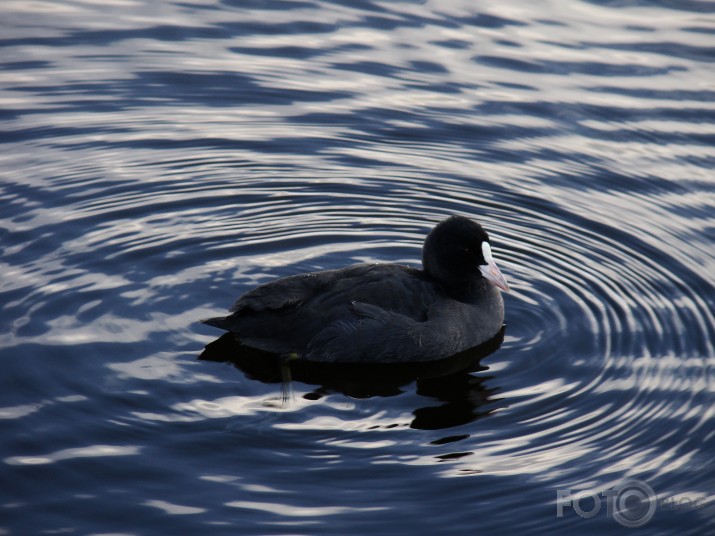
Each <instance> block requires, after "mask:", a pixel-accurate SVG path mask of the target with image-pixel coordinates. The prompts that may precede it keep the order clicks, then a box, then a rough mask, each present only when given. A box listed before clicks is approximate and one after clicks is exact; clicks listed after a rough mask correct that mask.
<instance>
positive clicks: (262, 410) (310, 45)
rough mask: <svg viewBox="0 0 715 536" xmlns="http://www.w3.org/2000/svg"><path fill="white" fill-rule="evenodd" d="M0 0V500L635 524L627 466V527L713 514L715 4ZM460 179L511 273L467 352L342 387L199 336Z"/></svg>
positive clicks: (692, 524)
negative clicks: (222, 355) (498, 313)
mask: <svg viewBox="0 0 715 536" xmlns="http://www.w3.org/2000/svg"><path fill="white" fill-rule="evenodd" d="M0 21H1V22H0V52H1V53H0V118H1V119H2V127H1V132H0V142H1V144H2V147H1V149H2V150H1V151H0V162H1V170H2V171H1V172H0V207H1V209H0V308H1V310H2V318H3V322H2V323H1V324H0V363H1V364H2V372H1V373H0V437H2V440H1V442H0V534H11V535H28V534H122V535H144V534H147V535H149V534H226V535H235V534H305V535H315V534H367V533H374V534H410V535H413V534H416V533H418V534H460V535H462V534H530V533H540V534H573V533H576V532H577V533H579V534H603V533H604V532H606V531H612V532H614V533H620V532H623V533H630V532H629V531H630V530H632V529H627V528H624V527H622V526H621V524H619V523H618V522H617V520H616V519H614V518H613V517H612V516H609V515H608V513H607V511H606V510H607V509H606V502H605V499H602V497H603V496H602V495H598V493H600V492H601V491H603V490H609V489H611V488H613V487H614V486H617V485H618V484H619V483H620V482H621V481H623V480H624V479H625V478H635V479H639V480H641V481H643V482H646V483H647V484H648V485H650V486H651V487H652V489H653V490H654V492H655V494H656V495H657V500H658V503H657V506H658V508H657V511H655V513H654V515H653V517H652V519H650V520H649V521H648V522H647V523H646V525H645V528H644V529H643V530H642V531H641V532H639V533H648V534H683V535H688V534H693V535H695V534H698V535H700V534H715V464H713V455H714V454H715V426H714V425H715V409H714V406H713V402H714V396H713V394H714V392H715V349H714V347H713V345H714V341H715V328H714V325H715V323H714V320H715V319H714V314H713V308H714V306H715V288H714V285H713V274H715V246H714V238H715V175H714V172H713V168H715V3H713V2H706V1H695V0H685V1H682V2H669V1H654V2H639V1H595V0H594V1H589V2H587V1H574V2H550V1H537V2H518V1H507V2H498V3H493V2H475V1H467V0H462V1H460V0H454V1H452V0H447V1H439V2H438V1H434V2H431V1H428V2H369V1H365V2H358V1H351V0H345V1H336V2H316V1H312V0H305V1H287V0H286V1H246V2H239V1H233V0H226V1H224V2H217V1H213V0H205V1H196V2H191V1H188V2H179V1H173V2H172V1H162V2H152V1H149V0H133V1H132V0H127V1H112V2H104V1H102V2H100V1H98V0H97V1H96V2H82V1H70V0H65V1H62V2H50V1H38V2H24V1H19V0H17V1H15V0H5V1H3V2H2V3H1V4H0ZM452 213H461V214H467V215H472V216H475V217H477V218H478V219H479V220H480V221H481V222H482V223H483V224H484V225H485V227H486V228H487V229H488V230H489V231H490V232H491V235H492V240H493V243H494V251H495V256H496V258H497V260H498V261H499V262H500V265H501V267H502V271H503V272H504V273H505V275H506V276H507V278H508V279H509V282H510V285H511V286H512V289H513V291H512V293H511V294H509V295H506V297H505V300H506V323H507V329H506V334H505V339H504V342H503V344H502V346H501V348H500V349H498V350H497V351H496V352H495V353H493V354H492V355H490V356H488V357H486V358H484V359H483V360H482V363H481V364H482V365H483V366H482V369H481V370H480V369H477V370H475V371H473V372H463V373H461V374H454V375H450V376H447V377H445V378H443V379H441V380H440V379H437V380H435V381H420V382H414V381H407V382H406V383H404V384H403V385H401V386H398V387H397V388H395V389H394V390H393V391H391V392H384V393H380V396H366V397H360V396H357V395H356V394H355V393H350V392H348V393H346V392H345V390H341V389H340V388H336V387H330V386H322V387H321V386H320V385H315V384H311V383H307V382H305V381H299V380H297V379H296V380H295V381H294V382H293V383H292V385H291V390H290V392H288V393H284V391H283V390H282V388H281V385H280V383H278V384H277V383H265V382H263V381H259V380H257V379H254V377H253V376H252V375H251V374H247V373H245V372H243V371H241V370H239V369H237V368H235V367H233V366H231V365H230V364H226V363H215V362H209V361H200V360H198V359H197V357H198V356H199V354H200V353H201V351H202V349H203V347H204V346H205V345H206V344H208V343H209V342H211V341H213V340H214V339H216V338H217V337H218V335H219V333H217V332H216V330H213V329H211V328H208V327H206V326H200V325H198V324H197V323H196V321H197V320H198V319H200V318H205V317H208V316H212V315H216V314H220V313H221V312H222V311H224V310H225V309H226V308H227V307H228V306H229V305H230V304H231V303H232V301H233V299H234V298H235V297H236V296H238V295H239V294H240V293H242V292H244V291H246V290H247V289H249V288H251V287H252V286H254V285H256V284H258V283H261V282H265V281H268V280H270V279H272V278H275V277H279V276H286V275H291V274H296V273H300V272H304V271H308V270H316V269H327V268H336V267H340V266H343V265H345V264H349V263H354V262H369V261H379V260H381V261H389V262H406V263H418V262H419V258H420V248H421V241H422V239H423V237H424V235H425V233H426V232H427V231H428V229H429V228H430V227H431V226H432V225H433V224H434V222H436V221H437V220H439V219H441V218H442V217H444V216H445V215H448V214H452ZM484 367H487V369H486V370H484ZM368 394H370V393H368ZM284 395H287V398H288V400H287V401H286V402H283V401H282V397H283V396H284ZM387 395H391V396H387ZM557 490H572V491H573V494H574V495H575V494H576V493H577V491H580V490H585V491H587V492H589V493H591V495H590V496H589V497H586V496H585V495H583V494H582V495H579V496H578V497H584V498H583V500H578V501H575V502H574V503H571V505H566V506H563V505H562V506H563V516H562V517H558V516H557ZM594 494H595V495H596V498H599V500H602V501H603V502H602V503H601V504H602V508H601V509H600V511H598V512H595V511H594V515H593V517H591V518H582V517H580V516H579V515H577V513H576V509H575V508H574V507H573V506H574V505H575V506H576V507H577V508H579V509H580V510H581V511H592V510H594V509H595V508H596V502H595V501H594ZM654 504H655V503H654Z"/></svg>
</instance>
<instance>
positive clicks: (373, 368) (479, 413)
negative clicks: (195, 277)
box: [199, 328, 504, 430]
mask: <svg viewBox="0 0 715 536" xmlns="http://www.w3.org/2000/svg"><path fill="white" fill-rule="evenodd" d="M503 340H504V328H502V329H501V331H499V333H497V335H496V336H495V337H493V338H492V339H490V340H489V341H487V342H485V343H483V344H481V345H479V346H476V347H474V348H470V349H468V350H465V351H463V352H460V353H458V354H455V355H453V356H451V357H448V358H446V359H440V360H438V361H429V362H421V363H386V364H374V363H368V364H366V363H323V362H313V361H306V360H301V359H286V358H284V357H281V356H279V355H277V354H271V353H268V352H264V351H261V350H256V349H254V348H250V347H248V346H245V345H242V344H241V343H240V342H239V341H238V340H237V339H236V338H235V337H234V335H233V334H231V333H225V334H224V335H222V336H221V337H220V338H218V339H216V340H215V341H213V342H211V343H209V344H208V345H206V347H205V348H204V351H203V352H202V353H201V355H200V356H199V359H201V360H204V361H217V362H230V363H232V364H233V365H234V366H235V367H236V368H238V369H239V370H241V371H242V372H243V373H244V374H245V375H246V376H247V377H248V378H251V379H254V380H258V381H260V382H263V383H281V384H283V389H284V391H283V392H284V400H287V398H289V397H288V396H287V394H286V393H288V390H289V389H290V384H291V382H293V381H299V382H302V383H306V384H310V385H317V386H318V387H316V388H315V389H314V390H313V391H311V392H309V393H306V394H305V395H303V396H304V397H305V398H308V399H311V400H317V399H319V398H322V397H323V396H327V395H329V394H332V393H342V394H344V395H346V396H349V397H352V398H369V397H373V396H383V397H388V396H395V395H398V394H401V393H403V392H405V390H404V388H405V387H406V386H407V385H409V384H411V383H412V382H415V385H416V393H417V394H418V395H421V396H424V397H426V398H428V399H430V400H437V401H439V402H440V404H439V405H436V406H435V405H426V406H424V407H419V408H416V409H415V410H414V411H413V412H412V413H413V415H414V419H413V420H412V422H411V424H410V426H411V427H412V428H417V429H423V430H439V429H445V428H451V427H454V426H459V425H461V424H466V423H469V422H472V421H474V420H476V419H479V418H481V417H485V416H487V415H489V414H491V413H492V412H494V411H495V410H496V409H497V407H498V405H497V402H498V401H499V399H498V398H495V393H496V392H497V391H498V388H497V387H488V386H487V385H486V384H487V382H490V381H491V380H492V379H493V378H494V377H493V376H485V375H483V374H479V375H473V374H472V373H473V372H479V373H483V372H485V371H486V370H488V367H486V366H484V365H482V364H481V361H482V359H484V358H485V357H486V356H488V355H490V354H492V353H494V352H495V351H496V350H497V349H498V348H499V347H500V346H501V344H502V342H503Z"/></svg>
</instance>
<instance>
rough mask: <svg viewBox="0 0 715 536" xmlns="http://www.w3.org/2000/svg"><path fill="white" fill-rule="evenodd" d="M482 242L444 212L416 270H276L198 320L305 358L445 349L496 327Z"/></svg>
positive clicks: (474, 230)
mask: <svg viewBox="0 0 715 536" xmlns="http://www.w3.org/2000/svg"><path fill="white" fill-rule="evenodd" d="M485 242H486V243H487V246H483V244H484V243H485ZM488 244H489V237H488V235H487V234H486V232H485V231H484V230H483V229H482V227H481V226H480V225H479V224H478V223H476V222H473V221H472V220H470V219H468V218H464V217H461V216H452V217H451V218H448V219H446V220H444V221H442V222H441V223H439V224H438V225H437V226H436V227H435V228H434V229H433V230H432V232H430V233H429V235H428V236H427V239H426V240H425V245H424V248H423V266H424V269H423V270H419V269H416V268H411V267H407V266H402V265H397V264H360V265H355V266H350V267H347V268H342V269H338V270H325V271H321V272H313V273H309V274H302V275H295V276H291V277H286V278H283V279H278V280H276V281H272V282H270V283H267V284H265V285H261V286H259V287H257V288H255V289H253V290H251V291H249V292H247V293H246V294H244V295H243V296H241V297H240V298H239V299H238V301H237V302H236V303H235V304H234V305H233V307H232V308H231V312H232V314H231V315H229V316H227V317H222V318H212V319H209V320H205V321H204V323H205V324H208V325H211V326H215V327H218V328H221V329H224V330H226V331H230V332H233V333H234V334H235V335H236V336H237V337H238V338H239V339H240V341H241V342H242V343H243V344H245V345H247V346H251V347H254V348H258V349H260V350H265V351H268V352H274V353H279V354H285V355H294V356H297V357H300V358H303V359H308V360H314V361H325V362H371V363H380V362H412V361H426V360H434V359H441V358H445V357H449V356H451V355H453V354H455V353H457V352H461V351H462V350H466V349H468V348H471V347H474V346H477V345H479V344H481V343H484V342H486V341H488V340H489V339H491V338H492V337H493V336H495V335H496V334H497V333H498V332H499V330H500V329H501V327H502V323H503V321H504V305H503V301H502V297H501V294H500V292H499V291H498V290H497V288H496V286H495V285H498V286H500V287H501V288H504V289H505V290H506V289H507V287H506V281H505V280H504V278H503V276H501V273H499V270H498V268H496V264H494V262H493V260H492V259H491V252H490V249H489V245H488ZM492 267H493V268H492ZM489 270H491V271H489ZM495 271H496V272H495Z"/></svg>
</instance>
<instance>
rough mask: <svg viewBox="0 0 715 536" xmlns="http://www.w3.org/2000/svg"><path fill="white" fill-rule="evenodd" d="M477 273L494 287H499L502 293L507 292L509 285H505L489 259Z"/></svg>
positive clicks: (495, 266) (496, 267)
mask: <svg viewBox="0 0 715 536" xmlns="http://www.w3.org/2000/svg"><path fill="white" fill-rule="evenodd" d="M479 271H480V272H482V275H483V276H484V278H485V279H487V280H488V281H489V282H490V283H492V284H493V285H494V286H496V287H499V288H500V289H502V290H503V291H504V292H509V285H507V283H506V279H505V278H504V276H503V275H502V273H501V270H500V269H499V267H498V266H497V264H496V263H495V262H494V260H493V259H489V260H488V261H487V264H486V266H480V267H479Z"/></svg>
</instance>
